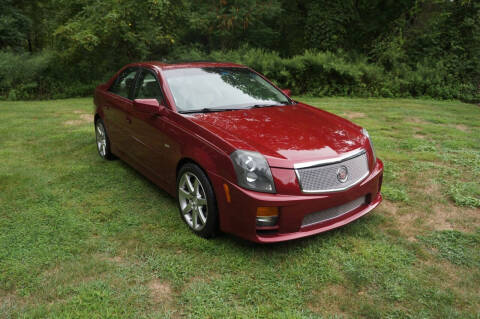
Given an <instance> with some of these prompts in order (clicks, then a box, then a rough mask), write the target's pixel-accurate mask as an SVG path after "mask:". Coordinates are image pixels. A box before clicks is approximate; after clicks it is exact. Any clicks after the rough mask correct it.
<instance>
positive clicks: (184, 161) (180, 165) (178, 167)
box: [175, 157, 206, 177]
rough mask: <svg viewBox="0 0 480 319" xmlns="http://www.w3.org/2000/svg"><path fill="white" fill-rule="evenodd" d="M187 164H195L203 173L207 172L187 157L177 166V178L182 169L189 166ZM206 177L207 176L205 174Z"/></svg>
mask: <svg viewBox="0 0 480 319" xmlns="http://www.w3.org/2000/svg"><path fill="white" fill-rule="evenodd" d="M187 163H192V164H195V165H197V166H198V167H200V169H201V170H202V171H204V172H205V170H204V169H203V167H201V166H200V165H199V164H198V163H197V162H195V161H194V160H192V159H191V158H188V157H185V158H182V159H181V160H180V161H179V162H178V164H177V168H176V170H175V176H176V177H178V172H179V171H180V169H181V168H182V166H183V165H185V164H187ZM205 175H206V174H205Z"/></svg>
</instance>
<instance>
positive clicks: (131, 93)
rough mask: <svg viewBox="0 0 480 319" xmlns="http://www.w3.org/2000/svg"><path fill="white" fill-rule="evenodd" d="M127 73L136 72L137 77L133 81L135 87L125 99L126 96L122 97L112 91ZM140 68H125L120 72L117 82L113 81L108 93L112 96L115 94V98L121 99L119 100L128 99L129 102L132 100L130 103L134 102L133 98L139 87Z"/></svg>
mask: <svg viewBox="0 0 480 319" xmlns="http://www.w3.org/2000/svg"><path fill="white" fill-rule="evenodd" d="M127 71H130V72H136V74H135V77H134V79H133V86H132V88H130V90H129V92H128V96H127V97H125V96H121V95H119V94H117V93H115V92H113V91H112V87H114V86H115V85H116V84H117V82H118V80H119V79H120V77H121V75H122V74H124V73H125V72H127ZM140 71H141V70H140V68H139V67H138V66H132V67H128V68H125V69H124V70H123V71H122V72H120V74H119V75H118V76H117V77H116V79H115V81H113V83H112V85H110V87H109V88H108V90H107V91H108V92H109V93H110V94H113V95H114V96H116V97H119V98H122V99H127V100H130V101H133V97H134V94H135V87H136V85H137V81H138V76H139V74H140Z"/></svg>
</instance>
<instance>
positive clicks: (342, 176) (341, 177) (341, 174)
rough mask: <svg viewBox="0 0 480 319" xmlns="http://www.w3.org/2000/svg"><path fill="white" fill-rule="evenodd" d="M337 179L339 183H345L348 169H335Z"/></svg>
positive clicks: (343, 167) (344, 167) (341, 167)
mask: <svg viewBox="0 0 480 319" xmlns="http://www.w3.org/2000/svg"><path fill="white" fill-rule="evenodd" d="M337 179H338V181H339V182H340V183H345V182H346V181H347V179H348V168H347V167H346V166H343V165H342V166H340V167H339V168H338V169H337Z"/></svg>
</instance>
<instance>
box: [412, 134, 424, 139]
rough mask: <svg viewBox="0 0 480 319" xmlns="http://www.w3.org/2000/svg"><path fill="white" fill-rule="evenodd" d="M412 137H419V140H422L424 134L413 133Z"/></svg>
mask: <svg viewBox="0 0 480 319" xmlns="http://www.w3.org/2000/svg"><path fill="white" fill-rule="evenodd" d="M413 137H414V138H417V139H420V140H424V139H425V135H420V134H414V135H413Z"/></svg>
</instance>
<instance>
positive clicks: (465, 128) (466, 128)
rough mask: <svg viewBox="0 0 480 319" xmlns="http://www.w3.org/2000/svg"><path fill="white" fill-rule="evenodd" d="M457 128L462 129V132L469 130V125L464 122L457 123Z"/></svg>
mask: <svg viewBox="0 0 480 319" xmlns="http://www.w3.org/2000/svg"><path fill="white" fill-rule="evenodd" d="M455 128H456V129H457V130H459V131H462V132H468V127H467V126H466V125H463V124H457V125H455Z"/></svg>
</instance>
